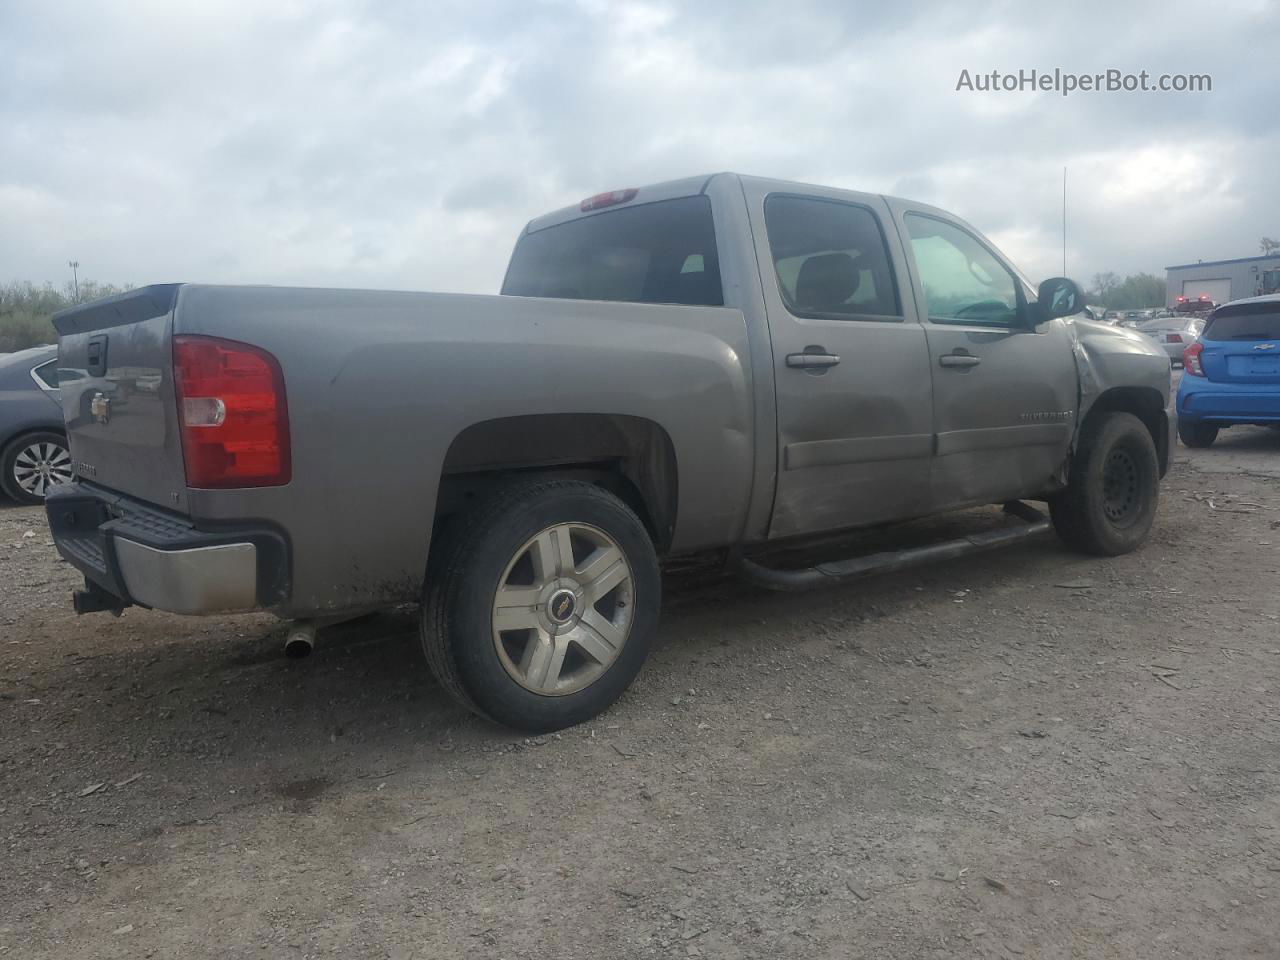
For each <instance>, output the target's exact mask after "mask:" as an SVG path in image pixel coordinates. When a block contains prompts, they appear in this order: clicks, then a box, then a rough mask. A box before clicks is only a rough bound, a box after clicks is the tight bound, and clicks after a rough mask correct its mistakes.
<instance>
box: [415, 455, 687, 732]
mask: <svg viewBox="0 0 1280 960" xmlns="http://www.w3.org/2000/svg"><path fill="white" fill-rule="evenodd" d="M460 526H462V529H461V530H460V531H459V532H458V533H457V534H456V535H455V536H453V537H451V538H449V542H445V543H440V544H438V545H437V546H436V547H434V548H433V549H432V555H433V563H432V565H431V566H432V569H431V570H430V571H429V574H428V583H427V593H426V596H425V598H424V602H423V609H422V642H423V648H424V650H425V652H426V655H427V660H428V662H429V663H430V665H431V668H432V671H433V672H434V673H435V674H436V676H437V678H438V679H439V680H440V682H441V683H442V684H443V685H444V687H445V688H446V689H447V690H448V691H449V692H450V693H451V694H453V695H454V697H455V698H457V699H458V700H459V701H460V702H461V703H463V704H464V705H465V706H467V707H469V708H471V709H472V710H475V711H476V712H478V713H480V714H482V715H485V716H488V717H490V718H492V719H494V720H496V721H498V722H499V723H503V724H506V725H507V726H511V727H516V728H518V729H521V730H528V731H532V732H544V731H549V730H558V729H561V728H563V727H568V726H572V725H574V724H577V723H582V722H583V721H584V720H588V719H590V718H591V717H593V716H595V715H596V714H598V713H600V712H601V711H602V710H604V709H606V708H607V707H608V706H609V705H610V704H612V703H613V702H614V701H615V700H617V698H618V697H619V696H621V695H622V692H623V691H624V690H626V688H627V687H628V686H629V685H630V683H631V681H632V680H633V679H634V678H635V676H636V674H637V673H638V672H639V670H640V667H641V665H642V664H643V663H644V660H645V657H646V656H647V655H648V652H649V645H650V641H651V638H652V634H653V628H654V626H655V625H656V623H657V620H658V611H659V606H660V600H661V598H660V579H659V575H658V559H657V554H656V553H655V551H654V548H653V543H652V541H651V540H650V539H649V535H648V532H647V531H646V530H645V528H644V525H643V524H642V523H641V522H640V519H639V518H638V517H637V516H636V515H635V513H633V512H632V511H631V509H630V508H628V507H627V506H626V504H624V503H623V502H622V501H621V500H619V499H618V498H617V497H615V496H613V495H612V494H610V493H608V492H606V491H604V490H601V489H600V488H599V487H595V486H592V485H591V484H588V483H581V482H577V481H566V480H535V481H525V482H521V483H517V484H513V485H512V486H511V487H509V488H507V489H505V490H504V491H502V492H501V493H498V494H496V495H495V496H493V497H492V498H491V499H490V500H489V501H488V502H487V503H485V504H484V505H483V506H482V507H481V508H479V510H477V511H476V513H475V514H474V515H472V516H469V517H467V518H466V520H465V522H464V523H463V524H461V525H460Z"/></svg>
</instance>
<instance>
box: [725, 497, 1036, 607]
mask: <svg viewBox="0 0 1280 960" xmlns="http://www.w3.org/2000/svg"><path fill="white" fill-rule="evenodd" d="M1004 511H1005V513H1008V514H1011V515H1012V516H1015V517H1018V518H1019V519H1021V520H1025V521H1026V524H1025V525H1023V526H1018V527H1009V528H1006V529H1004V530H989V531H987V532H986V533H975V534H973V535H972V536H969V537H961V538H960V539H958V540H947V541H945V542H943V543H935V544H931V545H930V546H927V547H912V548H911V549H909V550H889V551H886V552H884V553H873V554H869V555H868V556H865V557H854V558H852V559H850V560H836V561H834V562H833V563H820V564H818V565H817V566H814V567H802V568H801V569H799V570H775V569H773V568H772V567H764V566H761V565H760V564H758V563H756V562H755V561H753V560H746V559H743V560H740V561H739V563H738V573H740V574H741V575H742V577H743V578H744V579H745V580H747V581H749V582H751V583H754V584H756V585H757V586H761V587H765V588H767V589H769V590H793V591H794V590H814V589H818V588H820V587H827V586H831V585H832V584H836V583H840V582H841V581H844V580H853V579H856V578H857V577H865V576H869V575H871V574H875V573H892V572H893V571H895V570H905V569H907V568H908V567H916V566H920V565H922V564H926V563H936V562H937V561H939V560H952V559H954V558H955V557H963V556H967V555H968V554H971V553H978V552H980V551H982V550H991V549H993V548H994V547H1002V546H1004V545H1005V544H1009V543H1017V542H1018V541H1020V540H1027V539H1029V538H1031V537H1037V536H1039V535H1041V534H1043V533H1047V532H1048V531H1049V530H1050V529H1051V527H1052V524H1051V523H1050V522H1049V519H1048V518H1047V517H1046V516H1045V515H1044V514H1043V513H1041V512H1040V511H1039V510H1037V509H1036V508H1035V507H1032V506H1029V505H1028V504H1025V503H1023V502H1022V501H1021V500H1011V501H1009V502H1008V503H1006V504H1005V505H1004Z"/></svg>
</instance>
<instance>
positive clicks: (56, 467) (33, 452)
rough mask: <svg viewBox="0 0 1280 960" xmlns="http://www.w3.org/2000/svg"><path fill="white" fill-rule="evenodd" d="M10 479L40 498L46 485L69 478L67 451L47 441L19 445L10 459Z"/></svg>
mask: <svg viewBox="0 0 1280 960" xmlns="http://www.w3.org/2000/svg"><path fill="white" fill-rule="evenodd" d="M13 479H14V482H15V483H17V485H18V489H20V490H22V491H23V492H24V493H27V494H30V495H31V496H33V497H40V498H41V499H43V498H44V495H45V493H46V491H48V489H49V488H50V487H52V486H54V485H55V484H59V483H70V482H71V454H70V452H69V451H68V450H67V448H66V447H64V446H62V445H61V444H58V443H50V442H48V441H41V442H40V443H33V444H30V445H28V446H26V447H23V448H22V449H21V450H19V451H18V455H17V456H16V457H15V458H14V461H13Z"/></svg>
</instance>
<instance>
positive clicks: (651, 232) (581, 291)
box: [502, 196, 724, 307]
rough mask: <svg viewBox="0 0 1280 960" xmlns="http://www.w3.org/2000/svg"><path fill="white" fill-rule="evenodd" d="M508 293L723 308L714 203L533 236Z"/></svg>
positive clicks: (625, 215)
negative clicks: (712, 216) (714, 223)
mask: <svg viewBox="0 0 1280 960" xmlns="http://www.w3.org/2000/svg"><path fill="white" fill-rule="evenodd" d="M502 292H503V293H504V294H506V295H507V296H514V297H555V298H565V299H571V300H621V301H626V302H630V303H679V304H685V305H687V306H709V307H719V306H723V304H724V289H723V287H722V286H721V282H720V261H719V258H718V256H717V252H716V231H715V227H714V225H713V223H712V219H711V201H710V200H709V199H708V198H707V197H704V196H698V197H682V198H680V199H677V200H660V201H657V202H655V203H646V204H641V205H640V206H631V207H620V208H618V209H616V210H610V211H607V212H605V213H598V214H595V215H593V216H590V217H581V218H578V219H576V220H570V221H568V222H567V223H561V224H557V225H556V226H554V227H545V228H543V229H542V230H537V231H534V232H533V233H527V234H525V235H524V236H522V237H521V238H520V240H519V242H518V243H517V244H516V249H515V252H514V253H512V255H511V266H510V267H508V269H507V279H506V281H505V282H504V283H503V285H502Z"/></svg>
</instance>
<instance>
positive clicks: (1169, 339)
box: [1164, 333, 1182, 343]
mask: <svg viewBox="0 0 1280 960" xmlns="http://www.w3.org/2000/svg"><path fill="white" fill-rule="evenodd" d="M1164 340H1165V343H1181V342H1182V335H1181V334H1177V333H1166V334H1165V335H1164Z"/></svg>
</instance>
